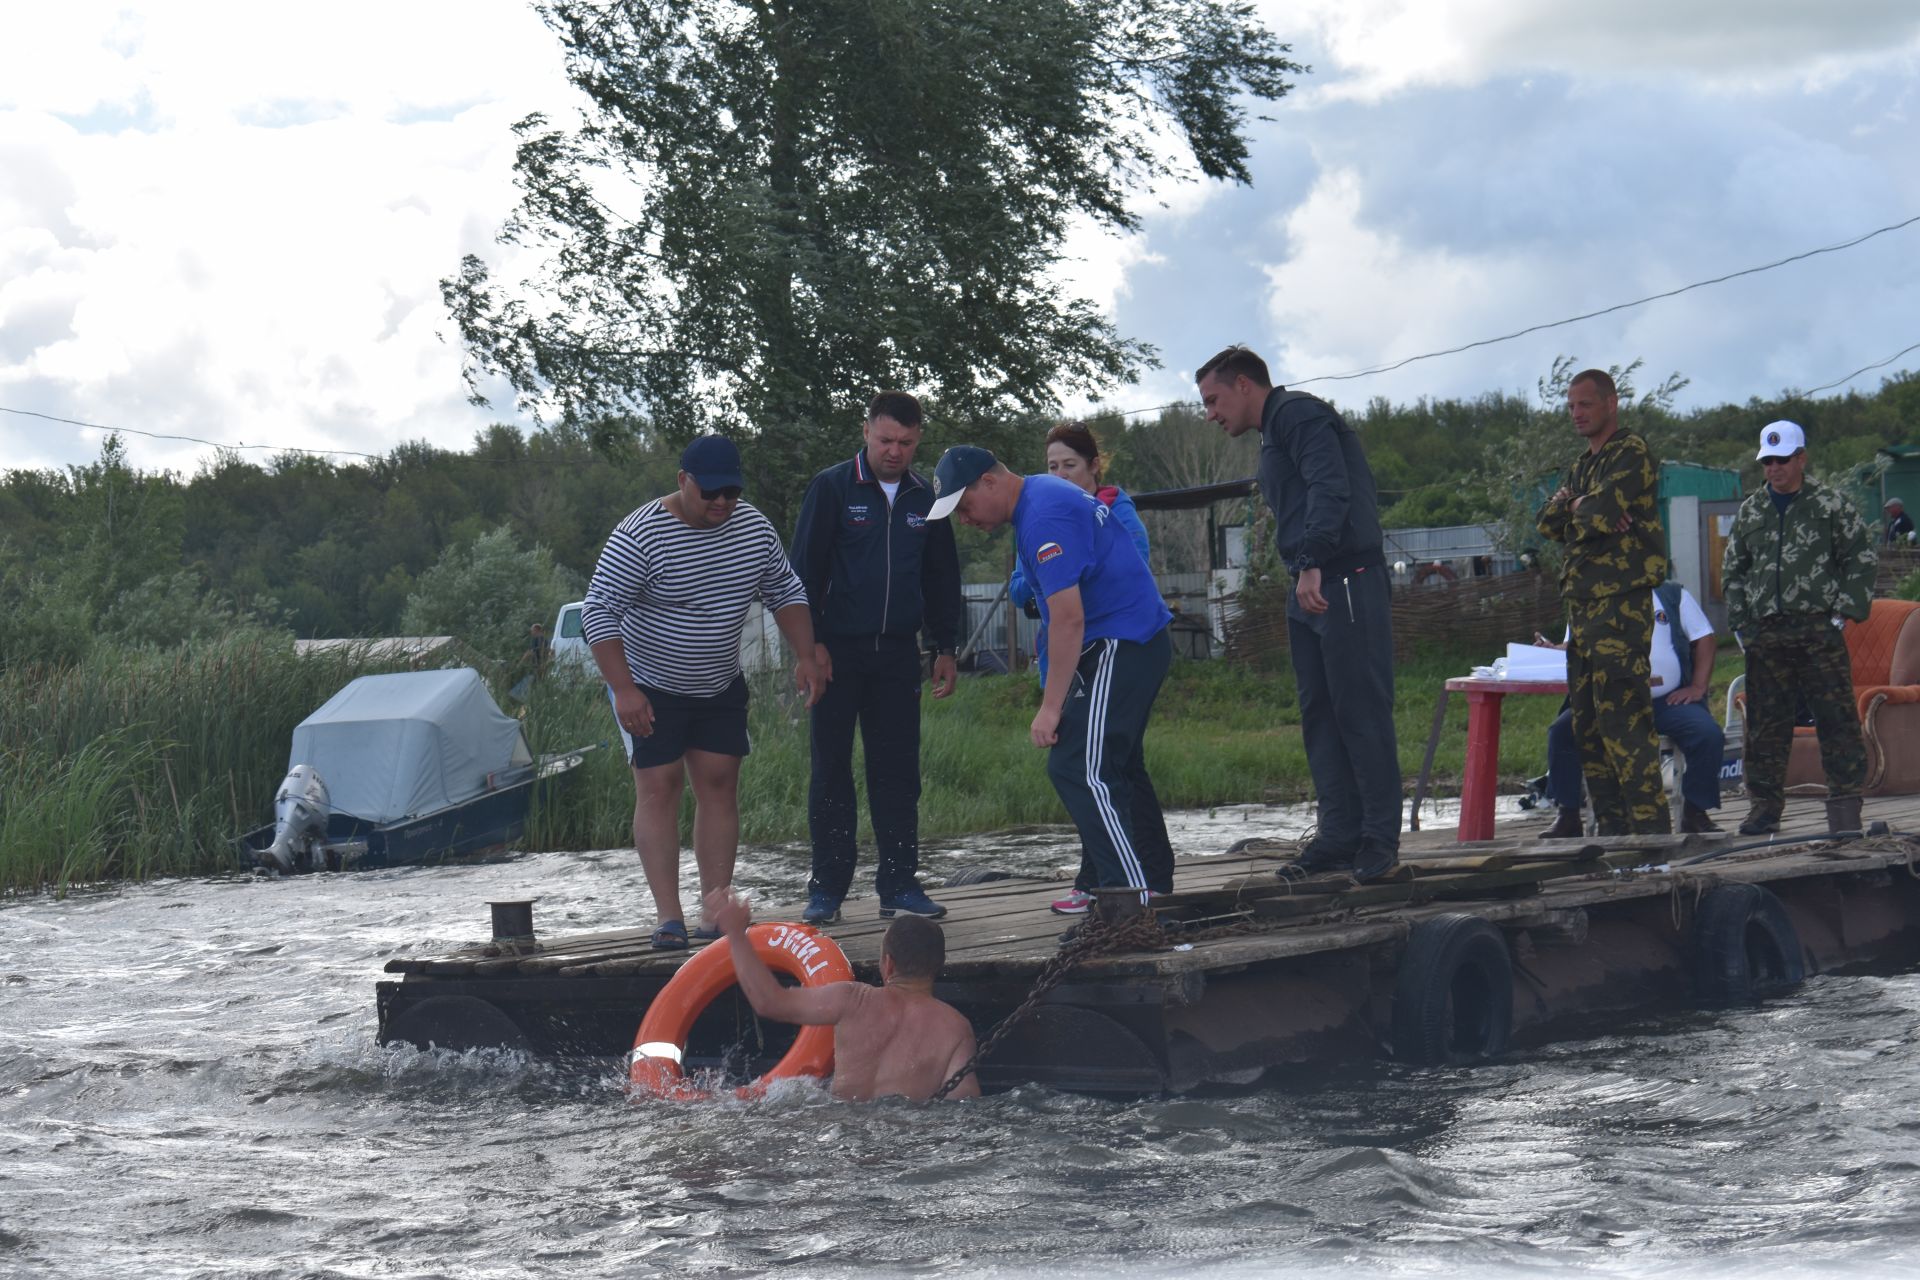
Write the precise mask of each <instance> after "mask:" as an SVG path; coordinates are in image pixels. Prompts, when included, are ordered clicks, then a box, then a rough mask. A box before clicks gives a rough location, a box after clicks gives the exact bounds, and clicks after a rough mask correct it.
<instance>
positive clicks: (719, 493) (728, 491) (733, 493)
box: [700, 484, 741, 502]
mask: <svg viewBox="0 0 1920 1280" xmlns="http://www.w3.org/2000/svg"><path fill="white" fill-rule="evenodd" d="M740 492H741V490H740V486H739V485H737V484H729V485H722V486H721V487H720V488H718V489H702V490H701V491H700V496H701V498H702V499H704V500H705V501H707V502H737V501H739V499H740Z"/></svg>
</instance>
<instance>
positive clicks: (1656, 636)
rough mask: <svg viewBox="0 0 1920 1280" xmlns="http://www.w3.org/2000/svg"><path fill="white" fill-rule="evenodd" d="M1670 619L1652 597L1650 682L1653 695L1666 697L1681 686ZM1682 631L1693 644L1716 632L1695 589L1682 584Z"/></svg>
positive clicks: (1570, 628) (1657, 599)
mask: <svg viewBox="0 0 1920 1280" xmlns="http://www.w3.org/2000/svg"><path fill="white" fill-rule="evenodd" d="M1668 625H1669V620H1668V618H1667V611H1666V610H1665V609H1662V608H1661V607H1660V597H1659V595H1658V594H1657V593H1656V594H1655V595H1654V597H1653V652H1652V654H1651V655H1649V656H1650V657H1651V659H1652V662H1653V678H1652V680H1650V681H1649V682H1648V683H1649V684H1650V685H1651V687H1652V689H1653V696H1654V697H1656V698H1664V697H1666V696H1667V695H1668V694H1670V693H1672V692H1673V691H1674V690H1675V689H1678V688H1679V687H1680V656H1679V655H1678V654H1676V653H1675V652H1674V651H1673V639H1672V637H1671V636H1669V635H1668V634H1667V628H1668ZM1680 634H1682V635H1684V636H1685V637H1686V638H1687V643H1688V644H1692V643H1693V642H1694V641H1695V640H1698V639H1700V637H1702V636H1710V635H1712V634H1713V623H1711V622H1709V621H1707V615H1706V613H1705V612H1704V611H1703V610H1702V609H1701V608H1700V604H1699V602H1698V601H1696V600H1695V599H1694V598H1693V592H1691V591H1689V590H1687V589H1686V588H1685V587H1682V588H1680ZM1567 639H1568V640H1572V639H1573V628H1572V627H1568V628H1567Z"/></svg>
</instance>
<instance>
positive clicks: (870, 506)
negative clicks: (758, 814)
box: [792, 391, 964, 924]
mask: <svg viewBox="0 0 1920 1280" xmlns="http://www.w3.org/2000/svg"><path fill="white" fill-rule="evenodd" d="M921 426H922V417H921V412H920V404H919V402H918V401H916V400H915V399H914V398H913V397H912V396H910V395H908V394H907V393H905V392H904V391H883V392H881V393H880V394H879V395H877V396H875V397H874V398H873V403H872V404H871V405H870V406H869V407H868V410H867V421H866V427H865V430H864V437H865V447H864V448H862V449H861V450H860V452H859V453H857V454H855V455H854V456H853V457H852V458H851V459H849V460H848V461H846V462H843V463H840V464H839V465H838V466H832V467H828V468H827V469H826V470H825V471H822V472H821V473H820V474H819V475H817V476H815V477H814V478H813V483H812V484H810V485H809V486H807V496H806V499H805V501H804V502H803V503H802V504H801V507H800V522H799V524H798V525H797V526H796V527H795V529H794V534H793V553H792V556H793V567H794V571H795V572H796V573H798V574H799V575H800V580H801V582H803V583H804V584H805V585H806V588H807V603H808V605H809V606H810V607H811V608H812V610H813V634H814V636H815V637H816V640H817V644H816V645H815V655H814V656H815V659H816V661H817V662H819V664H820V665H821V667H822V668H823V669H824V670H826V671H827V672H828V684H827V691H826V693H825V694H823V695H822V696H821V698H820V701H819V703H818V705H816V706H815V707H814V709H813V721H812V740H813V743H812V745H813V777H812V780H811V782H810V784H809V786H808V788H807V829H808V832H809V834H810V835H811V836H812V838H813V876H812V878H811V880H810V881H809V882H808V886H807V888H808V892H809V899H808V902H807V909H806V912H805V917H804V918H805V919H806V920H808V921H809V922H811V923H814V924H826V923H829V922H831V921H833V920H836V919H838V918H839V915H840V903H841V901H842V900H843V899H845V897H846V896H847V891H848V890H849V888H851V886H852V884H853V870H854V865H855V863H856V862H857V861H858V858H859V854H858V850H857V848H856V845H855V842H854V833H855V831H856V829H857V827H858V822H859V815H858V813H857V811H856V810H855V807H854V792H853V731H854V727H855V725H856V724H857V725H858V726H859V729H860V738H861V742H862V744H863V745H864V747H865V750H866V774H867V808H868V812H870V813H871V814H872V816H873V834H874V843H875V845H877V846H878V852H879V866H878V867H877V868H876V870H875V874H874V888H875V889H876V890H877V891H878V893H879V897H880V914H881V915H882V916H893V915H895V914H897V913H902V912H904V913H908V914H912V915H920V916H929V917H938V916H942V915H945V914H946V909H945V908H944V907H942V906H940V905H939V904H938V903H936V902H934V901H933V900H932V899H931V898H929V897H927V895H926V893H925V892H924V891H923V890H922V889H921V888H920V884H919V881H918V880H917V879H916V878H915V877H916V874H917V873H918V871H919V869H920V642H919V638H918V637H919V633H921V632H924V633H925V636H926V642H927V647H928V648H930V649H932V650H933V653H934V659H933V696H934V697H936V698H944V697H946V696H947V695H949V694H951V693H952V692H953V687H954V682H955V680H956V678H957V673H956V671H955V666H954V650H955V649H956V648H957V647H958V645H959V642H960V625H961V620H962V618H963V617H964V611H963V606H962V603H961V598H960V559H959V555H958V553H957V552H956V551H955V550H954V543H953V529H952V527H951V526H950V525H948V524H946V523H944V522H942V521H930V520H929V519H928V518H927V512H928V510H929V509H930V508H931V507H932V506H933V489H932V487H931V486H930V485H929V484H928V483H927V482H926V480H925V479H923V478H922V477H921V476H919V475H916V474H915V473H914V472H913V471H911V470H910V469H909V465H908V464H910V463H911V462H912V461H913V453H914V450H915V449H916V448H917V447H918V446H919V444H920V431H921Z"/></svg>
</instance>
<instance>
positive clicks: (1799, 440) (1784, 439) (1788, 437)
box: [1753, 418, 1807, 458]
mask: <svg viewBox="0 0 1920 1280" xmlns="http://www.w3.org/2000/svg"><path fill="white" fill-rule="evenodd" d="M1806 447H1807V433H1806V432H1804V431H1802V430H1801V429H1800V424H1799V423H1797V422H1788V421H1787V420H1786V419H1785V418H1782V419H1780V421H1778V422H1769V423H1768V424H1767V425H1766V426H1764V427H1762V428H1760V452H1758V453H1756V454H1754V455H1753V456H1754V457H1755V458H1785V457H1787V456H1789V455H1791V454H1795V453H1798V452H1800V450H1802V449H1804V448H1806Z"/></svg>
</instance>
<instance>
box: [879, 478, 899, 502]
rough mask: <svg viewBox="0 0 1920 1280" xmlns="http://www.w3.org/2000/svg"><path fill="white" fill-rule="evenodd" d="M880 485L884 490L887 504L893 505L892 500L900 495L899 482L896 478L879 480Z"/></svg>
mask: <svg viewBox="0 0 1920 1280" xmlns="http://www.w3.org/2000/svg"><path fill="white" fill-rule="evenodd" d="M880 487H881V488H882V489H884V490H886V492H887V505H888V506H889V507H891V506H892V505H893V500H894V499H895V498H898V497H899V496H900V482H899V481H898V480H894V481H892V482H888V481H886V480H882V481H881V482H880Z"/></svg>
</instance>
